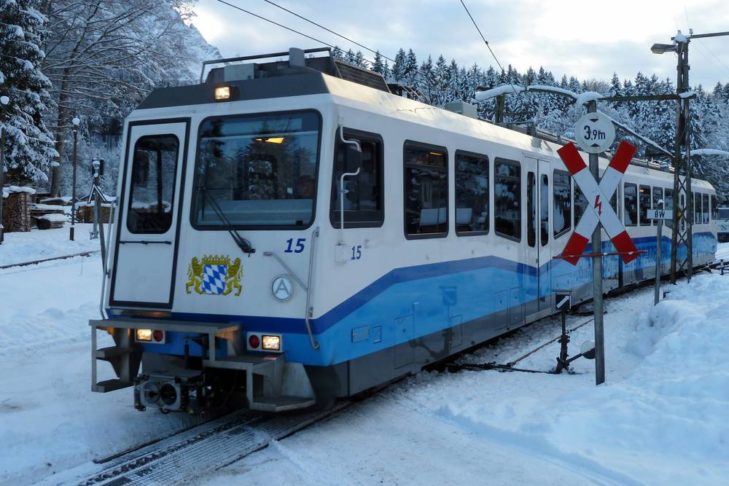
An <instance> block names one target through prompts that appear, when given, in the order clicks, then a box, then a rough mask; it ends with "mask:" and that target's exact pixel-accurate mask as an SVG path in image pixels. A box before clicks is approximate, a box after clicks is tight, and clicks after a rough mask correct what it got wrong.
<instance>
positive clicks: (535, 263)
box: [526, 158, 551, 315]
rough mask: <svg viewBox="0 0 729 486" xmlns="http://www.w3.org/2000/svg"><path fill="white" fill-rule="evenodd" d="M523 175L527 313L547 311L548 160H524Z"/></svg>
mask: <svg viewBox="0 0 729 486" xmlns="http://www.w3.org/2000/svg"><path fill="white" fill-rule="evenodd" d="M526 167H527V174H526V213H527V214H526V216H527V218H526V223H527V228H526V230H527V231H526V236H527V238H526V244H527V248H526V254H527V261H528V262H529V266H530V267H532V268H533V269H534V270H533V272H530V273H531V275H532V277H533V278H532V279H530V282H531V283H530V284H529V285H528V291H527V294H528V295H529V296H530V297H531V298H530V299H529V300H530V302H529V303H528V304H527V305H528V308H527V314H536V313H539V314H540V315H541V314H546V313H549V311H550V309H551V301H550V298H549V297H550V295H551V284H550V260H551V251H550V244H551V241H550V231H549V228H550V217H549V207H550V197H549V196H550V193H551V192H550V190H551V182H550V174H549V163H547V162H545V161H543V160H537V159H530V158H528V159H527V165H526Z"/></svg>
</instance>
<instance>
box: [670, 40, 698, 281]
mask: <svg viewBox="0 0 729 486" xmlns="http://www.w3.org/2000/svg"><path fill="white" fill-rule="evenodd" d="M673 40H674V42H675V43H676V54H677V55H678V66H677V67H676V71H677V73H676V74H677V76H676V94H678V96H679V100H678V107H677V120H676V151H675V154H674V162H673V167H674V175H673V207H674V208H678V210H677V211H674V212H673V232H672V235H671V283H676V277H677V273H678V272H679V271H681V270H683V269H684V267H685V272H686V277H687V278H688V279H689V281H690V280H691V276H692V270H693V268H694V264H693V263H694V259H693V246H694V245H693V237H692V235H693V231H692V230H693V222H694V211H693V207H694V205H693V194H692V192H691V155H690V151H689V148H690V144H691V140H690V135H691V133H690V130H691V122H690V119H689V117H690V116H691V114H690V112H689V99H688V96H686V94H685V93H687V92H688V90H689V69H690V67H689V63H688V45H689V39H688V38H687V37H686V36H683V35H681V33H680V32H679V33H678V34H677V35H676V37H674V38H673ZM682 95H683V96H682ZM682 192H683V194H682ZM684 197H685V199H684V200H681V199H682V198H684ZM680 243H684V244H685V245H686V259H685V260H682V261H681V262H679V261H678V246H679V244H680Z"/></svg>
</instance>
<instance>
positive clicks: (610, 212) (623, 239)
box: [557, 141, 638, 265]
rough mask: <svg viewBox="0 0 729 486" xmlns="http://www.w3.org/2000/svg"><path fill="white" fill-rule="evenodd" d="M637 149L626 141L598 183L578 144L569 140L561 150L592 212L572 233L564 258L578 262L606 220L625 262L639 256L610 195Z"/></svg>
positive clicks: (604, 226)
mask: <svg viewBox="0 0 729 486" xmlns="http://www.w3.org/2000/svg"><path fill="white" fill-rule="evenodd" d="M635 151H636V148H635V146H634V145H632V144H631V143H629V142H626V141H622V142H620V146H619V147H618V150H617V151H616V152H615V155H614V156H613V158H612V160H611V161H610V165H609V166H608V168H607V169H606V170H605V173H604V174H603V176H602V179H601V180H600V184H599V185H598V183H597V181H596V180H595V178H594V177H592V174H591V173H590V171H589V170H588V169H587V165H586V164H585V161H583V160H582V157H581V156H580V153H579V152H578V151H577V147H575V144H573V143H571V142H570V143H568V144H567V145H565V146H564V147H562V148H561V149H559V150H557V153H558V154H559V156H560V158H561V159H562V161H563V162H564V165H565V166H566V167H567V170H569V171H570V174H572V177H573V178H574V180H575V182H576V183H577V185H578V186H579V187H580V189H582V193H583V194H584V195H585V197H586V198H587V201H588V203H589V206H590V207H591V208H592V211H585V214H583V215H582V218H581V219H580V222H579V223H578V224H577V227H576V228H575V232H574V233H572V236H570V239H569V241H568V242H567V245H566V246H565V247H564V251H563V252H562V258H563V259H565V260H567V261H568V262H569V263H571V264H572V265H577V262H578V261H579V259H580V257H581V256H582V252H583V251H585V247H587V244H588V243H589V241H590V237H591V235H592V232H593V231H594V229H595V228H596V227H597V225H598V224H600V223H602V227H603V228H604V229H605V232H606V233H607V234H608V236H609V237H610V241H612V242H613V245H614V246H615V248H616V249H617V250H618V253H619V254H620V256H621V258H622V259H623V262H624V263H629V262H632V261H633V260H635V259H636V258H638V249H637V248H636V247H635V244H634V243H633V240H631V239H630V235H628V232H627V231H626V230H625V227H624V226H623V223H621V222H620V218H618V215H617V214H615V210H614V209H613V208H612V206H610V198H611V197H612V196H613V194H614V193H615V191H616V190H617V188H618V184H620V179H622V177H623V174H624V173H625V170H626V169H627V168H628V164H630V159H632V158H633V155H635ZM592 251H593V252H600V251H601V249H600V248H593V250H592Z"/></svg>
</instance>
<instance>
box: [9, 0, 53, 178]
mask: <svg viewBox="0 0 729 486" xmlns="http://www.w3.org/2000/svg"><path fill="white" fill-rule="evenodd" d="M36 3H37V2H36V1H35V0H0V53H2V55H1V56H0V83H1V84H0V95H3V96H7V97H8V98H9V99H10V103H9V104H8V106H6V107H2V108H0V110H2V111H0V124H2V126H3V133H4V138H5V146H4V149H5V156H6V168H7V171H8V172H7V179H6V181H9V182H14V183H20V184H26V183H30V182H34V181H42V180H45V179H46V178H47V176H46V171H47V169H48V166H49V164H50V163H51V162H52V161H53V159H54V158H55V157H56V156H57V153H56V151H55V150H54V148H53V141H52V138H51V134H50V132H49V131H48V129H47V128H46V126H45V124H44V122H43V114H44V112H45V111H46V110H47V109H48V107H49V106H50V104H51V97H50V95H49V93H48V89H49V88H50V86H51V83H50V81H48V78H47V77H46V76H45V75H44V74H43V73H42V72H41V71H40V69H39V65H40V63H41V61H42V60H43V57H44V53H43V51H42V50H41V48H40V47H39V44H40V42H41V38H40V32H41V30H42V28H43V24H44V22H45V18H44V17H43V15H41V14H40V13H39V12H38V10H37V9H36V8H35V7H36V6H37V5H36Z"/></svg>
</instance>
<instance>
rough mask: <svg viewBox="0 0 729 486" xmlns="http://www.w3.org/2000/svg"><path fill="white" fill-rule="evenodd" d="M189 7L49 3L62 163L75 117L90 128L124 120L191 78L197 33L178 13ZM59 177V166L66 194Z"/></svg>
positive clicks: (144, 1) (146, 1) (70, 0)
mask: <svg viewBox="0 0 729 486" xmlns="http://www.w3.org/2000/svg"><path fill="white" fill-rule="evenodd" d="M185 3H186V2H183V1H182V0H125V1H123V2H109V1H106V0H53V1H50V0H45V1H44V2H43V13H44V14H45V15H46V16H47V17H48V19H49V21H48V26H47V35H46V39H45V43H44V48H45V51H46V54H47V56H46V58H45V60H44V62H43V64H42V69H43V71H44V72H45V73H46V75H47V76H48V77H49V78H50V80H51V82H52V83H53V91H52V94H53V96H54V99H55V101H56V106H57V110H56V112H55V117H54V123H53V126H54V138H55V140H56V149H57V151H58V152H59V154H60V156H61V162H62V163H65V162H66V160H65V159H66V158H67V154H66V146H67V144H68V140H69V139H70V126H71V124H70V120H71V119H72V118H73V117H74V116H76V115H83V118H84V120H85V121H86V123H85V125H84V128H88V127H99V126H103V124H104V123H108V120H110V119H120V118H123V117H124V116H126V114H127V113H128V112H129V111H130V110H131V109H132V108H133V107H134V106H135V105H136V104H138V103H139V102H140V101H141V100H142V99H143V98H144V96H146V95H147V94H148V93H149V91H150V90H151V89H152V88H153V87H155V86H160V85H170V84H177V83H179V82H180V81H190V80H192V79H193V77H194V75H195V74H194V73H193V71H192V69H193V66H192V62H191V61H193V60H195V59H196V58H198V57H199V53H198V52H194V51H193V50H191V48H190V43H189V42H188V40H189V33H190V30H191V28H190V27H188V26H187V25H185V24H184V18H183V16H182V15H181V14H180V10H176V8H178V9H179V8H180V7H181V6H184V4H185ZM181 11H182V12H184V9H183V10H181ZM195 67H197V66H195ZM66 165H67V164H66ZM59 176H60V169H59V168H58V167H56V168H55V169H54V170H53V171H52V174H51V192H52V193H53V194H58V193H59V191H60V187H61V186H60V177H59Z"/></svg>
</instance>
